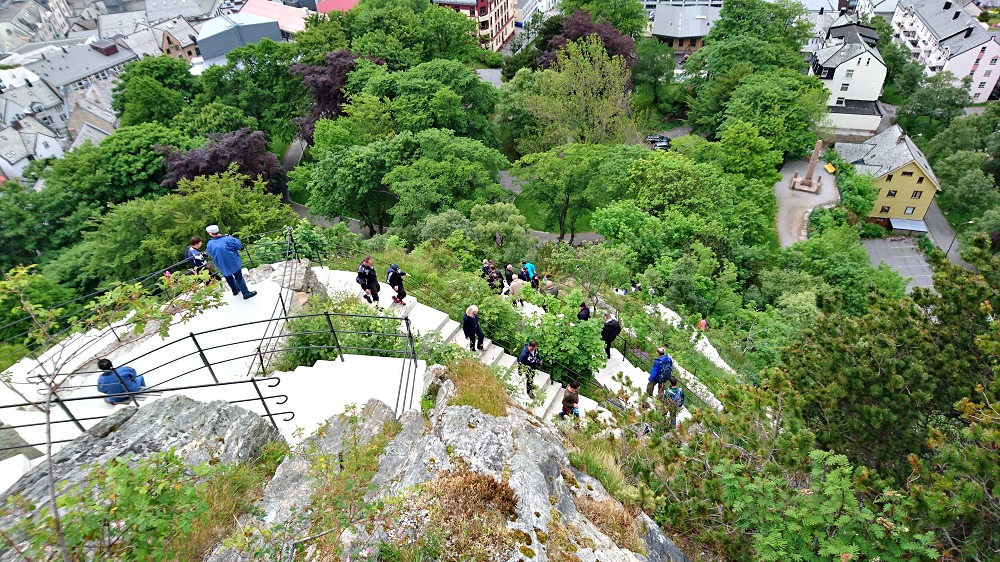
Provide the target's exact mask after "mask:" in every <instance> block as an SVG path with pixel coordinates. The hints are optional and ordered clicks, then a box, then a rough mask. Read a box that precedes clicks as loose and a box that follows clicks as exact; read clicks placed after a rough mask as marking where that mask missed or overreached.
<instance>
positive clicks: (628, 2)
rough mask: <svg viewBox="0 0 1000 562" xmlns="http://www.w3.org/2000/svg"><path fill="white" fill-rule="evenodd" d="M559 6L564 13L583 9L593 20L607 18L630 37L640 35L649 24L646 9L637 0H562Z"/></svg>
mask: <svg viewBox="0 0 1000 562" xmlns="http://www.w3.org/2000/svg"><path fill="white" fill-rule="evenodd" d="M559 8H560V9H561V10H562V12H563V13H565V14H573V13H574V12H577V11H579V10H583V11H585V12H587V13H588V14H590V15H591V16H592V17H593V18H594V20H595V21H598V20H601V19H604V20H607V21H608V22H610V23H611V25H613V26H615V27H616V28H617V29H618V30H619V31H621V32H622V33H624V34H625V35H628V36H630V37H632V38H638V37H639V36H640V35H642V34H643V32H644V31H646V26H647V25H648V24H649V18H648V17H647V16H646V9H645V8H643V7H642V3H640V2H639V0H563V1H562V2H561V3H560V4H559Z"/></svg>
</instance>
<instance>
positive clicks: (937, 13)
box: [899, 0, 993, 58]
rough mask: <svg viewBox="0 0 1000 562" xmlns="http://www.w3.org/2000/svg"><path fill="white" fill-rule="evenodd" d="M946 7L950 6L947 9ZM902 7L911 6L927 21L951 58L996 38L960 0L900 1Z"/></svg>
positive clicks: (915, 12) (922, 19)
mask: <svg viewBox="0 0 1000 562" xmlns="http://www.w3.org/2000/svg"><path fill="white" fill-rule="evenodd" d="M945 6H948V7H947V9H946V8H945ZM899 8H901V9H907V8H912V9H913V13H914V14H915V15H916V16H917V17H919V18H920V20H921V21H923V22H924V25H925V26H927V29H928V31H930V32H931V34H932V35H933V36H934V38H935V39H937V41H938V45H939V46H940V47H942V48H945V47H947V48H948V51H949V54H948V57H949V58H952V57H955V56H958V55H960V54H962V53H964V52H966V51H968V50H970V49H973V48H975V47H978V46H979V45H982V44H983V43H986V42H988V41H990V40H993V36H992V35H990V33H989V32H988V31H987V30H986V29H983V27H982V26H981V25H979V22H978V21H976V19H975V18H973V17H972V16H971V15H969V13H968V12H966V11H965V10H963V9H962V3H961V2H960V1H959V0H952V1H950V2H949V1H946V0H899Z"/></svg>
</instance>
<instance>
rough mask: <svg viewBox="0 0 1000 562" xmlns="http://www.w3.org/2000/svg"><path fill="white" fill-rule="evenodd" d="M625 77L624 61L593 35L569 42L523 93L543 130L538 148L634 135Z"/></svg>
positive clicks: (620, 138)
mask: <svg viewBox="0 0 1000 562" xmlns="http://www.w3.org/2000/svg"><path fill="white" fill-rule="evenodd" d="M628 79H629V74H628V70H627V68H626V66H625V61H624V60H623V59H622V58H621V57H614V58H612V57H609V56H608V54H607V53H606V52H605V50H604V47H603V46H602V45H601V43H600V42H599V41H598V40H597V39H595V38H587V39H583V40H581V41H576V42H571V43H568V44H567V45H566V48H565V49H564V50H562V51H560V52H559V56H558V59H557V60H556V62H555V63H554V64H553V65H552V68H550V69H549V70H545V71H541V72H540V73H539V74H538V75H537V76H536V77H535V81H534V90H533V92H532V93H530V94H527V95H525V96H524V97H523V103H524V106H525V108H526V109H527V110H528V112H530V113H531V114H532V115H533V116H534V117H535V119H536V120H537V121H538V124H537V125H538V132H539V133H541V134H542V135H544V136H543V137H542V138H541V139H538V141H537V142H538V145H539V146H540V148H544V149H547V148H551V147H552V146H558V145H560V144H566V143H584V144H587V143H591V144H593V143H596V144H601V143H614V142H620V141H622V140H624V139H625V138H627V137H628V136H629V135H630V134H634V133H633V131H634V127H633V125H632V122H631V120H630V119H629V116H628V109H629V102H628ZM520 146H525V143H524V142H523V141H522V142H521V143H519V147H520ZM521 152H530V151H529V150H521Z"/></svg>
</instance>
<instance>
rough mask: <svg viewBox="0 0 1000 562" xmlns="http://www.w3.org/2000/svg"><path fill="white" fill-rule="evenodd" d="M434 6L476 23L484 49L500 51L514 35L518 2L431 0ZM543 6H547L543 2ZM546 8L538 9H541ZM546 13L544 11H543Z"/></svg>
mask: <svg viewBox="0 0 1000 562" xmlns="http://www.w3.org/2000/svg"><path fill="white" fill-rule="evenodd" d="M431 1H432V2H433V3H434V4H437V5H438V6H441V7H444V8H450V9H452V10H455V11H456V12H460V13H463V14H465V15H466V16H468V17H469V19H471V20H473V21H475V22H476V26H477V27H478V29H479V37H480V41H481V42H482V45H483V48H486V49H489V50H491V51H499V50H500V49H501V47H503V46H504V43H506V42H507V40H509V39H510V38H511V37H512V36H513V35H514V23H515V21H516V20H517V17H516V16H517V0H431ZM541 4H547V3H546V2H544V1H543V2H541ZM544 7H545V6H540V7H536V8H535V9H541V8H544ZM542 11H544V10H542Z"/></svg>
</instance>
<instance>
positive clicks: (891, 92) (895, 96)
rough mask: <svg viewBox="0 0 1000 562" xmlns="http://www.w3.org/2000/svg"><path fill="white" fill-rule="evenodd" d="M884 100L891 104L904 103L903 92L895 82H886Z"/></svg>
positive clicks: (883, 93) (883, 91)
mask: <svg viewBox="0 0 1000 562" xmlns="http://www.w3.org/2000/svg"><path fill="white" fill-rule="evenodd" d="M882 102H883V103H887V104H889V105H897V106H898V105H901V104H902V103H903V92H900V91H899V88H897V87H896V85H895V84H886V85H885V89H884V90H882Z"/></svg>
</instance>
